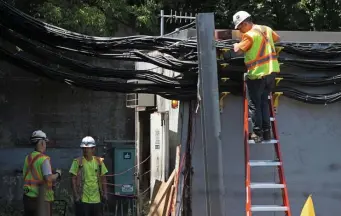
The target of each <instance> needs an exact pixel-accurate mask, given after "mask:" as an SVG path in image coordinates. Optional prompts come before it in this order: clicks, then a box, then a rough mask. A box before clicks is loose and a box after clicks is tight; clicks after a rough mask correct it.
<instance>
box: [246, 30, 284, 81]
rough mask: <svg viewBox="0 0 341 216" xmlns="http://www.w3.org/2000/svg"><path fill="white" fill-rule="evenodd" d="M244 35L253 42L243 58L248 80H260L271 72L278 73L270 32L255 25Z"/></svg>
mask: <svg viewBox="0 0 341 216" xmlns="http://www.w3.org/2000/svg"><path fill="white" fill-rule="evenodd" d="M245 34H246V35H248V36H249V37H251V38H252V40H253V44H252V47H251V48H250V49H249V50H248V51H246V52H245V58H244V59H245V60H244V61H245V65H246V67H247V70H248V73H247V76H248V78H249V79H252V80H253V79H260V78H262V77H263V76H266V75H268V74H270V73H272V72H280V67H279V63H278V55H277V53H276V50H275V46H274V42H273V39H272V30H271V29H270V28H269V27H267V26H260V25H255V26H254V28H253V29H251V30H250V31H248V32H246V33H245Z"/></svg>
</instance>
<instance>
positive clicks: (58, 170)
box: [56, 169, 62, 179]
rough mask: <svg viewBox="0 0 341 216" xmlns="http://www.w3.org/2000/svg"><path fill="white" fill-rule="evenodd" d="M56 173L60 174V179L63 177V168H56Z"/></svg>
mask: <svg viewBox="0 0 341 216" xmlns="http://www.w3.org/2000/svg"><path fill="white" fill-rule="evenodd" d="M56 174H58V179H60V178H61V177H62V170H61V169H56Z"/></svg>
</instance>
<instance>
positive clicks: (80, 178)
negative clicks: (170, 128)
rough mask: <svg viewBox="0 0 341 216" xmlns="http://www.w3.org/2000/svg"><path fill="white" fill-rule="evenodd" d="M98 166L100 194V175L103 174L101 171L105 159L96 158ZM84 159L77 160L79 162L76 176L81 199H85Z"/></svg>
mask: <svg viewBox="0 0 341 216" xmlns="http://www.w3.org/2000/svg"><path fill="white" fill-rule="evenodd" d="M94 158H95V160H96V162H97V165H98V172H97V183H98V188H99V193H100V194H101V193H102V183H101V180H100V174H101V170H102V163H103V160H104V159H103V158H101V157H94ZM83 159H84V158H83V157H79V158H76V159H75V160H77V162H78V166H79V169H78V173H77V176H76V188H77V190H78V194H79V195H80V197H83V186H84V182H85V174H84V168H83Z"/></svg>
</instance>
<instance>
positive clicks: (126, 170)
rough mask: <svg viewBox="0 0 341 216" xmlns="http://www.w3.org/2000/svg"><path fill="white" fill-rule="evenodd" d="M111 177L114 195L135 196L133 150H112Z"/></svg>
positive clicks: (124, 148) (118, 148) (125, 148)
mask: <svg viewBox="0 0 341 216" xmlns="http://www.w3.org/2000/svg"><path fill="white" fill-rule="evenodd" d="M113 168H114V173H115V176H113V178H114V179H113V180H114V184H115V194H116V195H135V191H136V186H135V175H134V173H135V172H136V170H135V148H134V147H131V148H129V147H126V146H124V147H114V148H113Z"/></svg>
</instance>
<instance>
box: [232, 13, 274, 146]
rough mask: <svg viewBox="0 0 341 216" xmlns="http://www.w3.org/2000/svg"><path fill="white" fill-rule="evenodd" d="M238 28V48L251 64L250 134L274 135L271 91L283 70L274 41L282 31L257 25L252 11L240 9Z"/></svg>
mask: <svg viewBox="0 0 341 216" xmlns="http://www.w3.org/2000/svg"><path fill="white" fill-rule="evenodd" d="M233 23H234V26H235V29H238V30H239V31H240V32H241V33H242V40H241V42H240V43H235V44H234V45H233V46H234V51H235V52H236V53H244V62H245V65H246V67H247V75H246V84H247V89H248V94H249V110H250V114H251V119H252V123H253V132H252V133H251V134H250V138H251V139H253V140H254V141H255V142H261V141H262V140H270V139H271V124H270V110H269V100H268V95H269V94H270V92H272V90H273V88H274V86H275V77H276V73H278V72H280V67H279V63H278V60H277V53H276V50H275V45H274V42H278V41H279V40H280V37H279V35H278V34H277V33H276V32H274V31H273V30H272V29H271V28H270V27H268V26H264V25H256V24H254V23H253V22H252V20H251V15H250V14H249V13H248V12H246V11H239V12H237V13H236V14H234V15H233Z"/></svg>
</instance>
